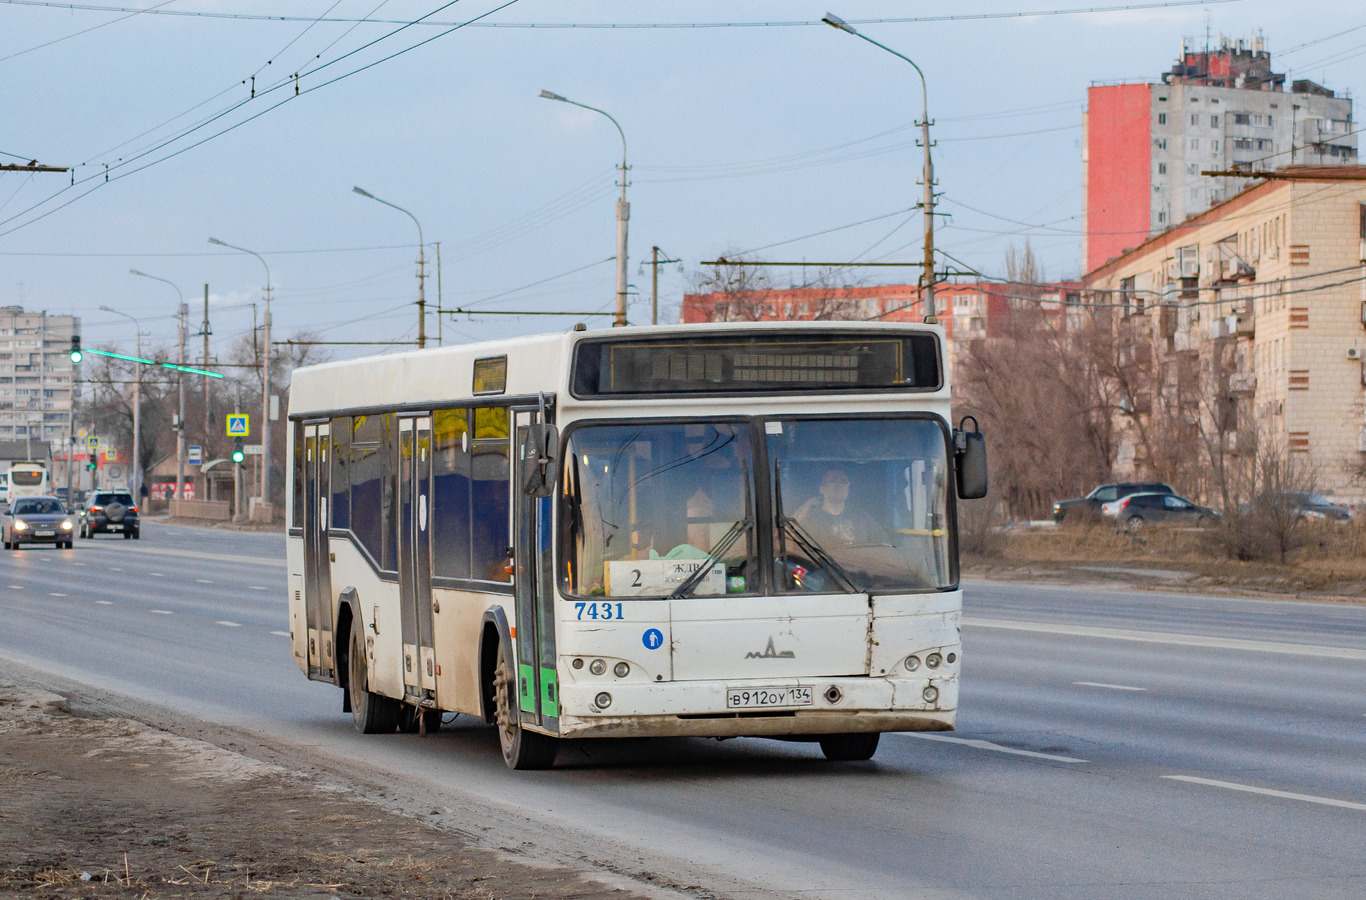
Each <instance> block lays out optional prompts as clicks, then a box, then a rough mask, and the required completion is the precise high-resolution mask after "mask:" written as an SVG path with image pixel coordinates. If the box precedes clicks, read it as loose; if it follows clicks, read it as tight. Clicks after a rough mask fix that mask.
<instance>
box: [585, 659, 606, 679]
mask: <svg viewBox="0 0 1366 900" xmlns="http://www.w3.org/2000/svg"><path fill="white" fill-rule="evenodd" d="M588 671H590V672H592V673H593V674H594V675H601V674H602V673H603V672H606V671H607V663H605V662H603V661H602V660H600V659H595V660H593V661H592V662H591V663H589V664H588Z"/></svg>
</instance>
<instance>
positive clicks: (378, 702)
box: [346, 624, 401, 734]
mask: <svg viewBox="0 0 1366 900" xmlns="http://www.w3.org/2000/svg"><path fill="white" fill-rule="evenodd" d="M346 663H347V665H346V669H347V688H348V690H349V691H350V694H351V721H352V722H353V723H355V726H356V730H357V731H359V732H360V733H361V734H393V732H394V729H395V728H397V727H398V721H399V714H400V712H401V710H400V708H399V703H398V701H397V700H391V699H389V698H388V697H381V696H380V695H379V694H376V693H372V692H371V691H370V676H369V672H368V670H367V667H366V665H365V637H364V635H363V634H362V633H361V630H360V628H359V627H357V626H356V625H355V624H353V625H352V627H351V650H350V652H349V653H348V654H347V660H346Z"/></svg>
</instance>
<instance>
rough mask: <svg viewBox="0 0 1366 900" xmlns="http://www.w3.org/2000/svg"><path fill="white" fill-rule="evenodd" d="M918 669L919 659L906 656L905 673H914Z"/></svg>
mask: <svg viewBox="0 0 1366 900" xmlns="http://www.w3.org/2000/svg"><path fill="white" fill-rule="evenodd" d="M918 668H920V657H918V656H908V657H906V671H907V672H914V671H915V670H916V669H918Z"/></svg>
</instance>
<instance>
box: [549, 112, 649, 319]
mask: <svg viewBox="0 0 1366 900" xmlns="http://www.w3.org/2000/svg"><path fill="white" fill-rule="evenodd" d="M541 96H542V97H544V98H545V99H547V100H558V101H559V102H561V103H568V104H569V105H570V106H577V107H579V108H581V109H587V110H590V111H592V112H595V113H598V114H599V115H604V116H607V118H608V119H609V120H611V122H612V124H613V125H615V126H617V133H618V134H620V135H621V199H620V200H618V201H617V315H616V318H615V319H614V320H613V322H612V324H613V325H615V326H616V327H618V328H620V327H621V326H623V325H625V324H626V230H627V223H628V222H629V221H630V219H631V204H629V203H627V202H626V132H624V131H622V130H621V123H620V122H618V121H617V120H616V119H614V118H612V115H611V114H610V113H607V112H604V111H603V110H600V109H598V108H597V107H596V106H589V105H588V104H586V103H578V102H576V101H574V100H570V99H569V98H568V97H561V96H560V95H559V94H556V93H555V92H553V91H541Z"/></svg>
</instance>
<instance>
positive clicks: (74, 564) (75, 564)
mask: <svg viewBox="0 0 1366 900" xmlns="http://www.w3.org/2000/svg"><path fill="white" fill-rule="evenodd" d="M72 565H73V566H84V565H85V563H83V562H73V563H72Z"/></svg>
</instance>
